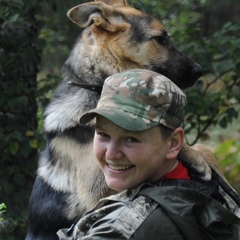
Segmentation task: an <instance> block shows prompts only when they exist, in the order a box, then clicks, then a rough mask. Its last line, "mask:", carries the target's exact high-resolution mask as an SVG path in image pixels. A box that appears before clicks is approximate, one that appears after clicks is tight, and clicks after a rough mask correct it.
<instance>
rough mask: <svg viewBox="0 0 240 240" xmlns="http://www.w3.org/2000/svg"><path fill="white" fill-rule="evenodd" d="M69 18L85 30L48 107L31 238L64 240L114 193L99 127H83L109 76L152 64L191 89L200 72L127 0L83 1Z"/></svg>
mask: <svg viewBox="0 0 240 240" xmlns="http://www.w3.org/2000/svg"><path fill="white" fill-rule="evenodd" d="M68 17H69V18H70V20H72V21H73V22H74V23H76V24H77V25H79V26H80V27H81V28H85V29H84V31H83V32H82V33H81V36H80V37H79V38H78V40H77V42H76V44H75V46H74V48H73V50H72V52H71V54H70V56H69V58H68V59H67V61H66V62H65V65H64V66H65V70H66V77H65V78H64V79H63V81H62V83H61V84H60V85H59V87H58V88H57V89H56V92H55V95H54V98H53V99H52V101H51V103H50V104H49V106H48V107H47V108H46V110H45V123H44V130H45V134H46V141H47V145H46V147H45V149H44V150H43V151H42V153H41V155H40V159H39V166H38V171H37V177H36V181H35V184H34V187H33V191H32V194H31V198H30V205H29V226H28V234H27V237H26V239H27V240H33V239H34V240H46V239H47V240H52V239H58V237H57V235H56V232H57V231H58V230H59V229H60V228H66V227H70V226H71V224H72V223H74V221H75V220H76V219H78V218H79V217H81V216H82V214H83V213H84V212H85V211H86V210H87V209H90V208H92V207H93V206H94V205H95V204H96V203H97V201H98V200H99V199H100V198H103V197H106V196H107V195H109V194H112V193H113V192H112V191H111V190H110V189H109V188H108V187H107V186H106V184H105V180H104V176H103V174H102V172H101V170H100V168H99V167H98V164H97V161H96V160H95V158H94V155H93V151H92V149H93V146H92V141H93V136H94V126H93V125H88V126H81V125H79V117H80V116H81V114H82V113H84V112H86V111H88V110H90V109H92V108H94V107H95V106H96V104H97V102H98V100H99V97H100V92H101V86H102V85H103V82H104V80H105V79H106V78H107V77H108V76H110V75H112V74H115V73H118V72H121V71H125V70H127V69H134V68H142V69H149V70H153V71H156V72H158V73H161V74H163V75H165V76H166V77H168V78H169V79H171V80H172V81H173V82H174V83H176V84H177V85H178V86H179V87H180V88H181V89H185V88H188V87H191V86H192V85H194V83H195V82H196V81H197V79H198V78H199V77H200V76H201V74H202V68H201V67H200V66H199V65H198V64H197V63H195V62H194V61H193V60H191V59H189V58H187V57H186V56H184V55H183V54H182V53H180V52H179V51H178V50H177V49H176V48H175V47H174V46H173V45H172V44H171V42H170V39H169V34H168V32H167V30H166V29H165V28H164V26H163V25H162V23H161V22H160V21H159V20H157V19H155V18H154V17H152V16H150V15H147V14H146V13H143V12H142V11H140V10H137V9H135V8H132V7H130V6H129V5H128V3H127V1H126V0H101V1H96V2H90V3H85V4H82V5H79V6H76V7H74V8H73V9H71V10H70V11H69V12H68ZM69 82H73V83H72V84H69ZM75 85H79V86H80V87H79V86H75ZM189 151H190V152H191V149H190V150H189ZM192 151H194V150H192ZM186 152H188V151H186V149H185V151H183V155H184V154H186ZM190 155H191V154H190ZM194 156H195V154H192V155H191V157H190V158H192V159H193V158H194ZM184 158H185V160H186V159H187V156H184Z"/></svg>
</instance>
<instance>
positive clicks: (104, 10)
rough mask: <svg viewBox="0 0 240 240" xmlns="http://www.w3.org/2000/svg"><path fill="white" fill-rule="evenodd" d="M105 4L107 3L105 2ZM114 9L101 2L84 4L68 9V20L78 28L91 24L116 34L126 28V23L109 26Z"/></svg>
mask: <svg viewBox="0 0 240 240" xmlns="http://www.w3.org/2000/svg"><path fill="white" fill-rule="evenodd" d="M106 2H107V1H106ZM113 11H114V8H113V7H112V6H110V5H107V4H105V3H102V2H96V3H93V2H92V3H85V4H81V5H78V6H76V7H74V8H72V9H70V10H69V11H68V13H67V16H68V18H69V19H70V20H71V21H73V22H74V23H76V24H77V25H78V26H80V27H88V26H90V25H91V24H94V25H95V26H98V27H101V28H102V29H105V30H107V31H109V32H118V31H121V30H124V29H126V28H127V26H128V24H127V23H120V24H119V23H118V24H111V21H110V18H112V17H113Z"/></svg>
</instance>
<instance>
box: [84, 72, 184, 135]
mask: <svg viewBox="0 0 240 240" xmlns="http://www.w3.org/2000/svg"><path fill="white" fill-rule="evenodd" d="M185 104H186V96H185V94H184V93H183V92H182V90H181V89H180V88H178V87H177V86H176V85H175V84H174V83H173V82H172V81H170V80H169V79H168V78H166V77H165V76H163V75H160V74H158V73H155V72H153V71H149V70H144V69H134V70H128V71H125V72H122V73H118V74H115V75H112V76H110V77H108V78H107V79H106V81H105V83H104V85H103V91H102V95H101V98H100V100H99V102H98V105H97V108H96V109H93V110H91V111H89V112H88V113H85V114H84V115H82V116H81V118H80V124H86V123H87V122H89V121H91V120H92V119H93V118H94V117H96V115H97V114H100V115H102V116H104V117H106V118H107V119H109V120H110V121H112V122H113V123H115V124H116V125H118V126H120V127H122V128H124V129H126V130H129V131H143V130H146V129H149V128H152V127H154V126H157V125H159V124H162V125H164V126H166V127H168V128H170V129H175V128H177V127H179V126H181V124H182V122H183V116H184V114H183V113H184V111H183V109H184V106H185Z"/></svg>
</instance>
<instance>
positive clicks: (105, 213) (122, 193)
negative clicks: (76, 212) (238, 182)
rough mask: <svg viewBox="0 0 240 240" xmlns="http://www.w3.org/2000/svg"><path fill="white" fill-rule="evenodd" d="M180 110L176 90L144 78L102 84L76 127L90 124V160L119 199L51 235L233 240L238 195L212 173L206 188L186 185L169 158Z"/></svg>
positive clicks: (178, 139) (179, 132) (194, 182)
mask: <svg viewBox="0 0 240 240" xmlns="http://www.w3.org/2000/svg"><path fill="white" fill-rule="evenodd" d="M185 104H186V96H185V94H184V93H183V92H182V91H181V90H180V89H179V88H178V87H177V86H176V85H174V84H173V83H172V82H171V81H170V80H169V79H167V78H166V77H164V76H162V75H159V74H157V73H155V72H152V71H149V70H139V69H136V70H130V71H126V72H123V73H120V74H116V75H113V76H112V77H109V78H108V79H107V80H106V81H105V83H104V87H103V92H102V95H101V99H100V101H99V103H98V105H97V108H96V109H94V110H91V111H90V112H88V113H86V114H84V115H83V116H82V117H81V118H80V123H81V124H87V123H89V124H94V122H93V121H91V120H93V119H95V120H96V123H95V124H96V131H95V137H94V153H95V156H96V158H97V160H98V162H99V165H100V167H101V169H102V171H103V173H104V176H105V180H106V183H107V185H108V186H109V187H110V188H111V189H113V190H115V191H118V192H119V193H118V194H116V195H113V196H110V197H108V198H105V199H102V200H100V201H99V203H98V205H97V206H96V207H95V208H94V209H93V210H91V211H90V212H88V213H86V214H85V216H84V217H82V218H81V219H80V220H79V221H78V222H77V223H76V224H75V225H74V226H73V227H72V228H71V229H69V230H68V231H66V230H61V231H59V232H58V234H59V237H60V239H151V240H154V239H161V240H176V239H189V240H193V239H194V240H197V239H199V240H200V239H201V240H203V239H206V240H207V239H209V240H210V239H218V240H219V239H222V240H228V239H229V240H230V239H231V240H238V226H239V224H240V219H239V215H240V214H239V197H238V195H237V194H236V193H235V192H234V191H233V190H232V189H231V188H229V187H228V186H227V185H226V184H225V183H224V181H223V180H222V179H221V178H220V177H219V176H218V174H217V173H216V172H213V178H212V180H211V181H209V182H203V181H201V180H199V179H196V178H194V177H191V169H189V168H186V167H185V166H184V165H183V164H182V163H181V162H180V161H179V159H178V157H177V156H178V153H179V151H180V150H181V148H182V146H183V143H184V136H185V133H184V130H183V128H182V127H181V124H182V122H183V116H184V115H183V109H184V106H185ZM96 181H97V179H96ZM219 182H221V184H222V185H221V186H219ZM223 189H224V190H223Z"/></svg>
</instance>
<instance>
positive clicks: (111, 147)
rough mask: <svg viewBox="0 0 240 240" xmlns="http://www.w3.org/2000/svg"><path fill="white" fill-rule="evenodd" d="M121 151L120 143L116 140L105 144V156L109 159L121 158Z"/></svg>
mask: <svg viewBox="0 0 240 240" xmlns="http://www.w3.org/2000/svg"><path fill="white" fill-rule="evenodd" d="M122 157H123V153H122V151H121V147H120V144H119V143H117V142H110V143H109V144H108V146H107V151H106V158H107V159H109V160H115V159H121V158H122Z"/></svg>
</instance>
